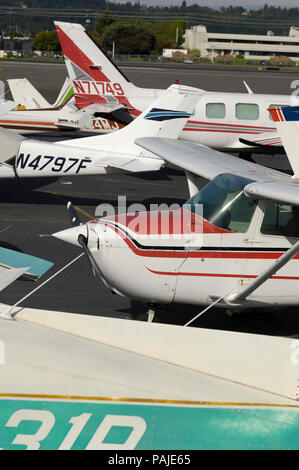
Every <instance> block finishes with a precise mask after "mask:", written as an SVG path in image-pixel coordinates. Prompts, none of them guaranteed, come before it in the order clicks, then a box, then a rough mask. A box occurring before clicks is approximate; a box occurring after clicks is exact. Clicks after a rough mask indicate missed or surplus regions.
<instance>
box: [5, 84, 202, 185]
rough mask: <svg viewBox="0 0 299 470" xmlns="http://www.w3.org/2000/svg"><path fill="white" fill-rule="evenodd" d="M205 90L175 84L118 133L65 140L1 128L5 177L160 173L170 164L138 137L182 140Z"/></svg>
mask: <svg viewBox="0 0 299 470" xmlns="http://www.w3.org/2000/svg"><path fill="white" fill-rule="evenodd" d="M200 93H201V92H200V90H198V89H197V88H192V87H184V86H181V85H172V86H170V87H169V88H168V89H167V90H166V91H165V92H164V93H162V94H161V95H160V96H159V97H158V99H157V100H156V101H155V103H154V105H150V106H149V107H148V108H147V109H146V110H145V111H144V112H143V113H142V114H140V115H139V116H138V117H137V118H136V119H134V120H133V121H132V122H131V123H130V125H128V126H126V127H124V128H123V129H120V130H119V131H118V134H117V138H116V136H115V134H112V133H110V134H106V135H102V136H100V135H97V136H92V137H84V138H80V139H73V140H64V141H63V142H54V143H53V142H44V141H40V140H33V139H26V138H25V137H23V136H20V135H19V134H17V133H15V132H12V131H9V130H8V129H0V135H1V136H2V147H1V150H0V163H2V165H1V166H0V178H1V177H2V178H14V177H17V178H22V177H49V176H52V177H62V176H63V177H65V176H78V175H79V176H80V175H99V174H107V173H116V172H118V173H121V172H143V171H157V170H159V169H160V168H161V166H162V165H164V164H165V162H164V160H162V159H161V158H159V157H157V156H156V155H154V154H152V153H150V152H146V151H144V150H142V149H141V148H140V147H138V146H136V145H135V143H134V141H135V139H136V138H137V137H145V136H160V137H171V138H174V139H176V138H177V137H178V134H179V133H180V131H181V129H182V125H183V123H185V121H186V118H189V117H190V116H191V114H192V112H193V109H194V105H195V103H196V101H197V100H198V99H199V97H200Z"/></svg>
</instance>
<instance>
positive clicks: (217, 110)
mask: <svg viewBox="0 0 299 470" xmlns="http://www.w3.org/2000/svg"><path fill="white" fill-rule="evenodd" d="M225 114H226V112H225V104H224V103H207V104H206V117H207V118H211V119H224V118H225Z"/></svg>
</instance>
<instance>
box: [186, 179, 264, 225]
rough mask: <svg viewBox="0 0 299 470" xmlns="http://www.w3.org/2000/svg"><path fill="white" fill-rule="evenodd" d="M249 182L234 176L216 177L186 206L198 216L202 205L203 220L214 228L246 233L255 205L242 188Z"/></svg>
mask: <svg viewBox="0 0 299 470" xmlns="http://www.w3.org/2000/svg"><path fill="white" fill-rule="evenodd" d="M252 182H253V181H252V180H250V179H247V178H242V177H240V176H237V175H232V174H222V175H219V176H217V177H216V178H215V179H214V180H212V181H211V182H210V183H209V184H207V185H206V186H205V187H204V188H203V189H202V190H201V191H199V193H197V194H196V195H195V196H193V198H191V199H190V200H189V201H188V202H187V204H188V205H190V206H191V207H189V208H190V209H191V211H192V212H197V213H200V212H198V208H199V207H200V206H199V205H202V206H201V207H202V216H203V218H204V219H205V220H207V221H208V222H210V223H211V224H213V225H215V226H216V227H218V228H222V229H225V230H230V231H232V232H241V233H245V232H247V230H248V227H249V224H250V221H251V219H252V216H253V213H254V210H255V208H256V205H257V201H256V200H255V199H252V198H249V197H246V196H245V194H244V193H243V189H244V187H245V186H247V184H250V183H252ZM187 207H188V206H187Z"/></svg>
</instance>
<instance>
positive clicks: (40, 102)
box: [7, 77, 73, 109]
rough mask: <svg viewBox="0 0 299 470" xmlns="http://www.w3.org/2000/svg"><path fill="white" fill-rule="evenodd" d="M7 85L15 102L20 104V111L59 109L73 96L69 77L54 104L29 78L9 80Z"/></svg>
mask: <svg viewBox="0 0 299 470" xmlns="http://www.w3.org/2000/svg"><path fill="white" fill-rule="evenodd" d="M7 83H8V86H9V89H10V92H11V94H12V97H13V100H14V101H15V103H17V104H18V109H42V108H57V107H58V106H61V105H63V104H64V103H65V101H69V99H70V97H72V96H73V85H72V81H71V80H70V79H69V78H68V77H67V78H66V79H65V81H64V83H63V85H62V88H61V90H60V92H59V95H58V97H57V99H56V101H55V102H54V103H53V104H50V103H49V102H48V101H47V100H46V98H44V97H43V96H42V95H41V94H40V92H39V91H38V90H37V89H36V88H35V87H34V86H33V85H32V83H30V82H29V80H27V78H13V79H8V80H7Z"/></svg>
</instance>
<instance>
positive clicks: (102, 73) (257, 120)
mask: <svg viewBox="0 0 299 470" xmlns="http://www.w3.org/2000/svg"><path fill="white" fill-rule="evenodd" d="M54 23H55V26H56V29H57V33H58V37H59V40H60V43H61V47H62V51H63V54H64V57H65V63H66V66H67V69H68V74H69V77H70V78H71V79H72V80H73V85H74V96H75V102H76V105H77V106H78V107H79V108H84V107H85V106H86V105H92V104H94V103H100V104H101V105H102V106H103V107H105V106H111V103H114V104H115V106H117V105H118V106H120V107H121V108H123V106H125V107H126V109H127V112H128V114H130V115H131V116H132V117H136V116H138V115H139V114H140V113H141V112H142V111H143V110H144V109H145V108H146V107H148V106H149V104H150V103H152V102H153V101H154V100H155V99H156V98H157V96H159V95H160V94H161V93H162V92H163V90H161V89H154V88H139V87H137V86H135V85H134V84H133V83H131V82H130V81H129V80H128V79H127V78H126V77H125V75H124V74H123V73H122V72H121V71H120V70H119V68H118V67H117V66H116V65H115V64H114V63H113V62H112V61H111V60H110V59H109V58H108V57H107V56H106V54H104V53H103V52H102V50H101V49H100V48H99V47H98V45H97V44H96V43H95V42H94V41H93V40H92V38H91V37H90V36H89V35H88V34H87V33H86V31H85V29H84V27H83V26H82V25H80V24H74V23H64V22H58V21H55V22H54ZM245 85H246V84H245ZM246 87H247V90H248V93H223V92H209V91H204V90H201V91H202V95H201V98H200V100H199V101H198V103H197V106H196V110H195V113H194V115H192V116H191V117H190V119H189V120H188V121H187V123H186V125H185V127H184V129H183V130H182V132H181V135H180V138H181V139H184V140H188V141H192V142H196V143H200V144H203V145H206V146H207V147H212V148H215V149H218V150H222V151H229V152H239V153H241V154H243V152H246V153H251V152H253V151H254V152H255V153H256V152H259V151H260V152H263V153H265V152H268V153H274V154H275V153H279V152H281V143H280V140H279V137H278V135H277V133H276V127H275V125H274V123H273V121H272V117H271V115H270V114H269V112H268V108H269V107H273V106H274V105H278V106H280V105H291V104H294V97H292V96H287V95H274V94H255V93H253V92H252V91H251V90H250V89H249V88H248V86H247V85H246ZM99 127H100V124H99ZM113 130H115V126H111V128H110V129H107V131H113ZM240 138H241V139H242V140H241V141H240Z"/></svg>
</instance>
